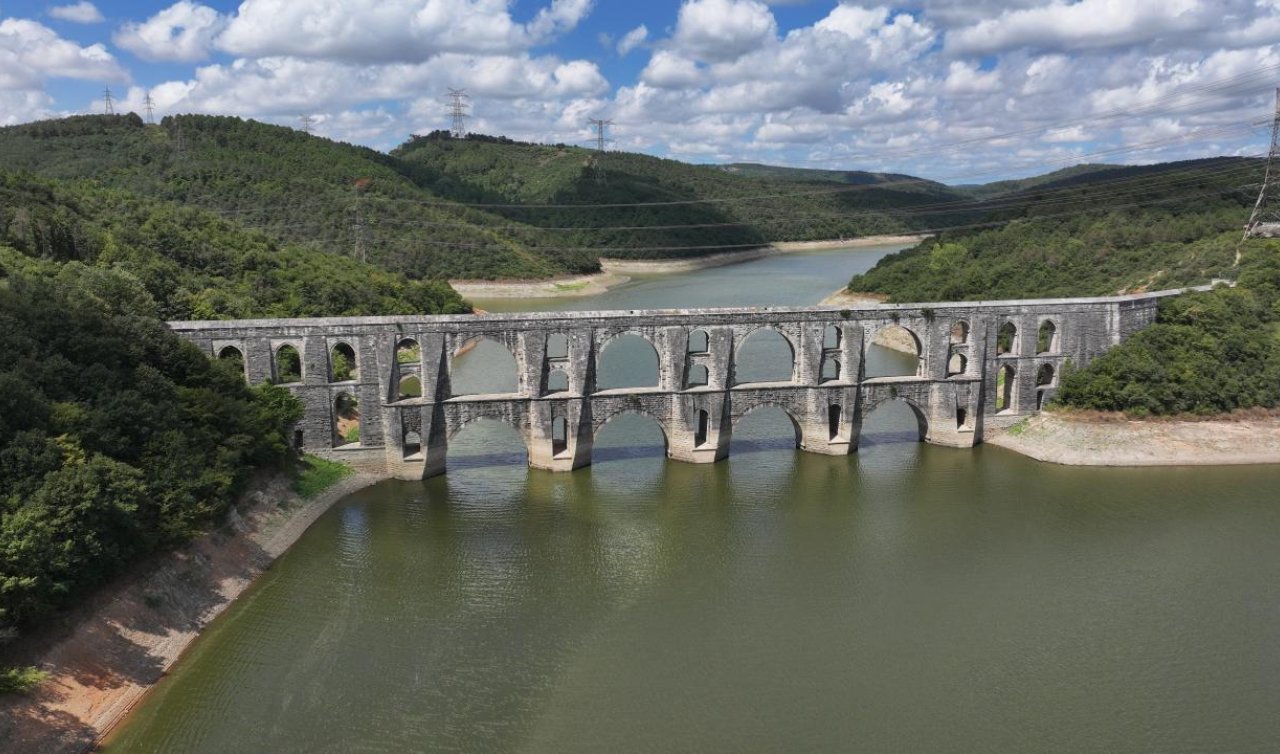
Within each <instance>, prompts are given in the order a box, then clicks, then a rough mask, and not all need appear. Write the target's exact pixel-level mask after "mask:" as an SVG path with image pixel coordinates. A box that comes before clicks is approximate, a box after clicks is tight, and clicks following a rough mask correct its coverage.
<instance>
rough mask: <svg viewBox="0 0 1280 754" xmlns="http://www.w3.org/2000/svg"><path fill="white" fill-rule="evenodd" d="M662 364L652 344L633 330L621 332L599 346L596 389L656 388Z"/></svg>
mask: <svg viewBox="0 0 1280 754" xmlns="http://www.w3.org/2000/svg"><path fill="white" fill-rule="evenodd" d="M661 376H662V361H661V359H660V358H659V356H658V349H657V348H655V347H654V345H653V341H651V340H649V338H647V337H646V336H644V335H642V334H641V333H638V332H635V331H634V330H628V331H625V332H620V333H617V334H616V335H614V336H613V337H611V338H609V339H608V340H606V341H605V342H604V343H603V344H601V348H600V351H599V354H598V355H597V356H596V388H597V389H599V390H615V389H617V388H626V387H657V386H658V384H659V380H660V379H661Z"/></svg>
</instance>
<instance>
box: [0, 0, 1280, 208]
mask: <svg viewBox="0 0 1280 754" xmlns="http://www.w3.org/2000/svg"><path fill="white" fill-rule="evenodd" d="M1278 44H1280V0H1003V1H1002V2H993V1H992V0H914V1H913V2H906V3H901V4H893V3H875V2H838V1H837V0H809V1H807V2H806V1H805V0H790V1H789V2H772V3H766V2H761V1H760V0H682V1H681V0H655V1H652V2H644V3H636V2H613V1H605V0H594V1H593V0H518V2H508V1H507V0H306V1H305V2H304V1H302V0H245V2H242V3H231V2H198V1H197V0H182V1H181V2H177V3H173V2H152V1H150V0H143V1H141V2H128V3H125V2H105V1H101V2H96V3H93V2H87V1H85V0H64V1H63V2H52V3H46V2H32V1H31V0H23V1H22V2H5V0H0V123H3V124H9V123H18V122H24V121H29V120H36V119H40V118H47V117H57V116H59V115H64V114H71V113H80V112H94V111H100V110H101V108H102V102H101V92H102V90H103V88H104V87H107V86H109V87H111V89H112V91H113V93H114V95H115V97H116V99H117V102H118V104H117V108H118V109H121V110H134V111H138V112H142V103H143V99H144V98H145V97H146V96H148V95H150V97H151V98H152V100H153V102H154V103H155V106H156V111H157V115H158V116H163V115H165V114H168V113H181V112H205V113H219V114H231V115H239V116H243V117H251V118H257V119H260V120H265V121H270V122H275V123H281V124H287V125H297V123H298V117H299V116H300V115H302V114H307V115H310V116H311V117H312V118H313V119H314V122H315V124H316V126H315V129H316V131H317V132H318V133H320V134H322V135H325V136H330V137H333V138H337V139H342V140H345V141H351V142H356V143H361V144H367V145H369V146H373V147H376V148H379V149H388V148H391V147H393V146H395V145H396V144H398V143H400V142H401V141H403V140H404V139H405V138H406V137H407V136H408V135H409V134H410V133H421V132H425V131H429V130H432V129H435V128H443V127H447V125H448V119H447V108H446V106H445V104H444V100H443V95H444V92H445V91H446V89H448V88H449V87H460V88H466V89H467V90H468V92H470V94H471V97H472V119H471V121H470V123H469V125H470V127H471V129H472V130H475V131H481V132H485V133H495V134H505V135H508V136H511V137H513V138H518V139H525V140H532V141H549V142H570V143H587V142H588V141H589V139H590V136H591V134H590V129H589V127H588V120H589V119H590V118H594V117H604V118H611V119H612V120H613V121H615V123H616V126H615V127H614V131H613V138H614V146H615V147H616V148H620V149H628V150H635V151H643V152H648V153H651V154H656V155H661V156H670V157H675V158H677V159H682V160H686V161H692V162H727V161H755V162H770V163H777V164H788V165H796V166H802V167H821V168H831V169H869V170H892V171H899V172H908V173H913V174H917V175H924V176H926V177H930V178H935V179H939V180H944V181H947V182H949V183H965V182H979V181H985V180H993V179H998V178H1003V177H1010V176H1018V175H1027V174H1032V173H1038V172H1044V171H1046V170H1051V169H1055V168H1058V167H1064V166H1067V165H1071V164H1075V163H1079V162H1084V161H1093V162H1128V163H1138V162H1152V161H1160V160H1169V159H1179V158H1184V157H1197V156H1205V155H1211V154H1254V153H1258V152H1261V151H1263V149H1264V148H1265V145H1266V133H1265V132H1266V123H1265V121H1266V119H1267V116H1268V113H1269V111H1270V109H1271V98H1272V96H1273V95H1272V91H1273V89H1274V87H1275V86H1276V85H1277V84H1278V83H1280V47H1277V45H1278Z"/></svg>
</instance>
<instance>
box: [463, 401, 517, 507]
mask: <svg viewBox="0 0 1280 754" xmlns="http://www.w3.org/2000/svg"><path fill="white" fill-rule="evenodd" d="M448 443H449V444H448V453H447V456H446V458H445V465H446V468H447V469H448V470H449V471H450V472H452V471H454V470H465V469H478V468H490V467H496V466H509V467H511V469H510V472H509V473H510V474H511V478H510V479H507V482H510V483H515V478H516V477H517V476H519V477H523V476H524V475H525V474H527V468H521V466H526V467H527V466H528V463H529V448H528V446H527V445H525V439H524V436H523V435H522V434H521V432H520V430H519V429H517V428H516V427H515V426H514V425H512V424H510V423H509V422H506V421H503V420H501V419H494V418H492V417H487V416H482V417H478V418H475V419H472V420H471V421H468V422H466V423H465V424H463V425H461V426H459V427H456V428H454V429H453V430H452V432H451V433H450V435H449V438H448ZM503 473H508V472H507V471H505V470H504V472H503ZM495 483H497V482H495V480H486V482H485V484H484V485H481V486H480V487H481V488H483V489H487V490H490V491H492V490H493V489H494V486H493V485H494V484H495ZM470 488H471V486H470V485H468V489H470Z"/></svg>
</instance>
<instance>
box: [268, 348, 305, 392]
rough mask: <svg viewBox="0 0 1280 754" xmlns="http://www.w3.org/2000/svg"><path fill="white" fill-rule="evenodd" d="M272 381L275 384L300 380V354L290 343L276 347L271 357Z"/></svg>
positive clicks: (290, 383)
mask: <svg viewBox="0 0 1280 754" xmlns="http://www.w3.org/2000/svg"><path fill="white" fill-rule="evenodd" d="M271 367H272V378H273V379H272V381H273V382H275V383H276V384H277V385H294V384H297V383H299V382H302V355H301V354H299V353H298V349H297V347H296V346H294V345H293V344H291V343H285V344H284V345H282V346H280V347H279V348H277V349H276V352H275V354H274V358H273V359H272V364H271Z"/></svg>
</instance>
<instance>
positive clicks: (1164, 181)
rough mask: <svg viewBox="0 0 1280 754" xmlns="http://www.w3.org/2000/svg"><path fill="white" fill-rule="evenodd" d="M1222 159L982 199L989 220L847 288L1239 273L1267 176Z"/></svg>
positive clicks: (961, 287)
mask: <svg viewBox="0 0 1280 754" xmlns="http://www.w3.org/2000/svg"><path fill="white" fill-rule="evenodd" d="M1261 175H1262V165H1261V163H1260V162H1258V161H1256V160H1246V159H1234V158H1222V159H1214V160H1199V161H1193V162H1182V163H1166V164H1164V165H1158V166H1150V167H1141V168H1113V169H1110V170H1094V171H1088V172H1085V173H1077V174H1071V175H1068V176H1066V177H1063V178H1061V179H1060V180H1056V181H1052V182H1047V183H1042V184H1039V185H1036V186H1035V187H1034V188H1032V189H1028V190H1024V191H1019V192H1015V193H1014V194H1009V195H1005V196H1002V197H999V198H996V199H992V200H989V201H987V202H984V203H983V204H982V206H983V207H984V209H985V212H986V217H985V219H984V220H983V223H982V225H984V226H985V225H987V224H990V225H991V227H978V228H972V229H967V230H964V229H962V230H952V231H947V232H943V233H940V234H938V235H937V236H935V237H933V238H931V239H929V240H928V241H926V242H925V243H923V244H921V245H920V246H919V247H917V248H915V249H911V250H908V251H906V252H903V253H899V254H895V255H892V256H889V257H886V258H884V259H882V260H881V261H880V262H879V263H878V264H877V265H876V266H875V267H874V268H872V269H871V270H870V271H868V272H867V273H865V274H863V275H859V276H856V277H854V278H853V280H852V281H851V282H850V284H849V289H850V290H852V291H857V292H869V293H871V292H873V293H878V294H883V295H887V296H888V297H889V300H891V301H901V302H906V301H959V300H972V299H984V298H985V299H992V298H996V299H998V298H1032V297H1054V296H1083V295H1106V294H1113V293H1120V292H1130V291H1142V290H1156V289H1159V288H1169V287H1177V286H1181V285H1186V284H1193V283H1206V282H1209V281H1210V280H1213V279H1214V278H1222V277H1230V276H1233V275H1234V273H1233V270H1232V266H1233V264H1234V263H1235V252H1236V245H1237V242H1238V241H1239V238H1240V230H1241V228H1242V227H1243V225H1244V221H1245V218H1247V217H1248V215H1249V206H1250V204H1251V203H1252V202H1253V199H1254V198H1255V196H1256V194H1255V192H1256V190H1257V185H1258V183H1259V181H1260V180H1261Z"/></svg>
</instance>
